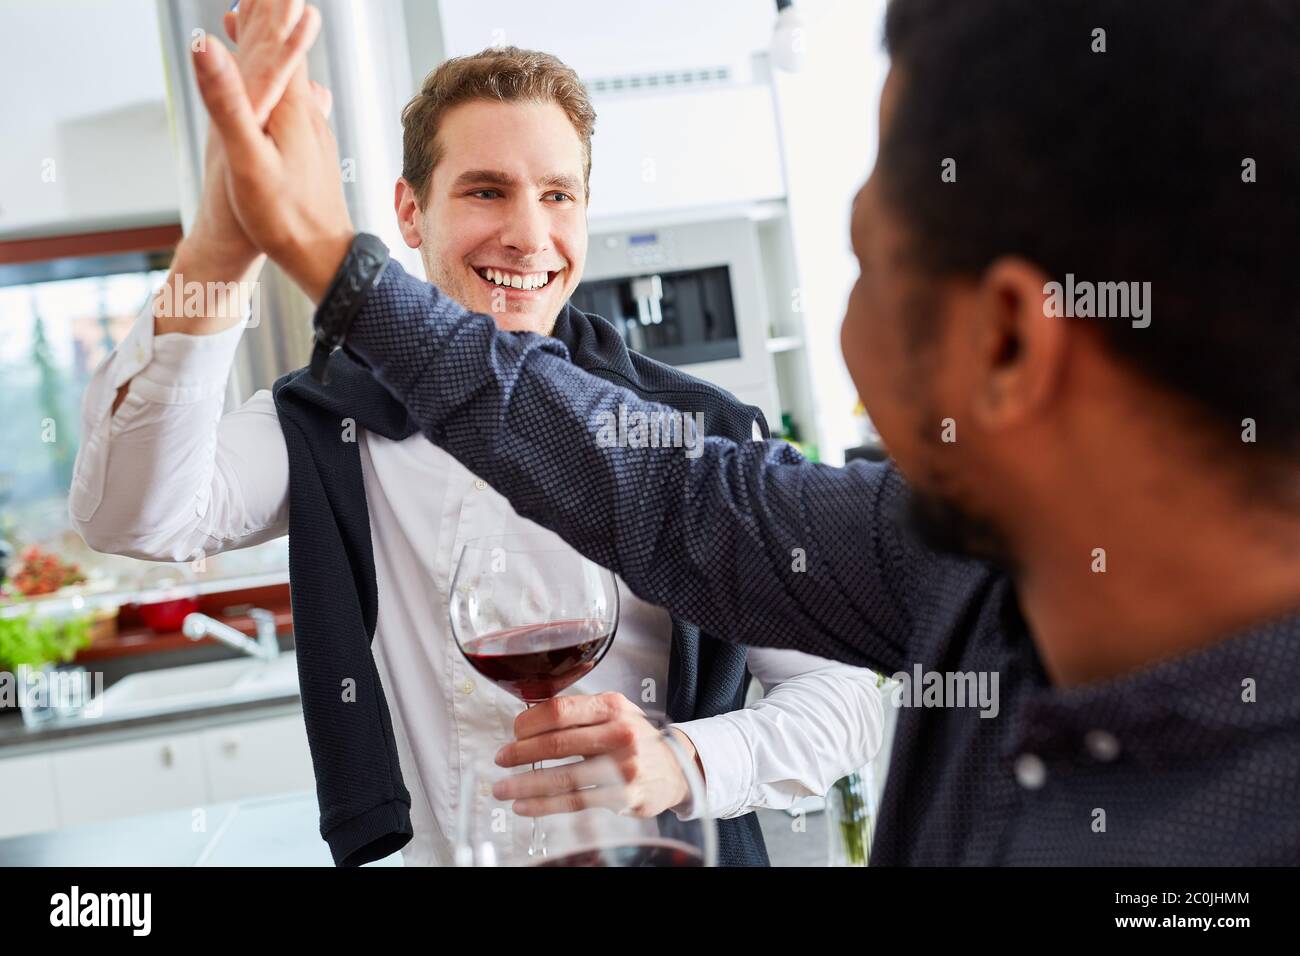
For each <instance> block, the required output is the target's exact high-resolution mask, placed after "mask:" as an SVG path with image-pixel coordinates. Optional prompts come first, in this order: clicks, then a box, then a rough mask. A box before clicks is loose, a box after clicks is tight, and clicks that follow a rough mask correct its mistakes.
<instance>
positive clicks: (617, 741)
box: [496, 721, 636, 767]
mask: <svg viewBox="0 0 1300 956" xmlns="http://www.w3.org/2000/svg"><path fill="white" fill-rule="evenodd" d="M635 740H636V730H635V728H634V727H633V726H632V725H631V724H629V723H627V722H626V721H617V722H615V721H610V722H606V723H601V724H596V725H594V726H591V727H568V728H565V729H564V730H554V731H551V732H549V733H545V734H538V735H537V736H535V737H529V738H527V739H526V740H512V741H511V742H510V743H508V744H506V745H505V746H504V747H502V748H501V749H500V750H498V751H497V755H496V762H497V763H498V764H500V765H501V766H502V767H519V766H523V765H524V764H529V763H540V762H541V761H543V760H562V759H564V758H565V757H594V756H595V755H596V754H604V753H610V752H611V751H615V750H622V749H623V748H625V747H630V746H631V745H632V744H633V743H634V742H635Z"/></svg>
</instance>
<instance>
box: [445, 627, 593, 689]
mask: <svg viewBox="0 0 1300 956" xmlns="http://www.w3.org/2000/svg"><path fill="white" fill-rule="evenodd" d="M613 636H614V635H613V634H612V633H611V632H610V631H609V630H608V629H607V628H606V625H605V624H603V623H602V622H601V621H598V620H573V621H549V622H547V623H545V624H526V625H524V626H522V627H510V628H506V629H505V630H501V631H495V632H493V633H490V634H484V635H483V636H482V637H475V638H471V639H470V640H468V641H466V642H465V643H464V644H463V645H462V647H461V650H462V651H464V653H465V658H466V660H468V661H469V662H470V664H471V666H473V668H474V669H475V670H476V671H478V672H479V673H480V674H482V675H483V676H484V677H486V678H487V679H488V680H490V681H494V682H496V683H497V684H498V685H500V686H501V687H503V688H505V689H506V690H508V691H509V692H510V693H512V694H514V695H515V696H516V697H518V698H519V699H520V700H522V701H523V702H524V703H526V704H529V705H531V704H536V703H540V702H541V701H544V700H550V699H551V698H552V697H554V696H555V695H556V694H558V693H559V692H560V691H562V690H564V688H566V687H568V686H569V685H570V684H573V683H575V682H576V681H578V680H580V679H581V678H582V677H583V676H584V675H585V674H587V673H588V672H589V671H590V670H591V669H592V668H593V667H595V666H596V663H597V661H598V660H599V659H600V656H601V652H602V651H603V650H604V648H605V645H606V643H607V642H608V641H609V640H610V638H612V637H613Z"/></svg>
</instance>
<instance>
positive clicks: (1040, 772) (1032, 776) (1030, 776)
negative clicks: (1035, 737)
mask: <svg viewBox="0 0 1300 956" xmlns="http://www.w3.org/2000/svg"><path fill="white" fill-rule="evenodd" d="M1046 782H1047V765H1046V764H1044V763H1043V761H1042V758H1040V757H1039V756H1038V755H1036V754H1021V755H1020V756H1019V757H1017V758H1016V783H1018V784H1020V786H1022V787H1024V788H1025V789H1026V790H1037V789H1038V788H1039V787H1041V786H1042V785H1043V784H1045V783H1046Z"/></svg>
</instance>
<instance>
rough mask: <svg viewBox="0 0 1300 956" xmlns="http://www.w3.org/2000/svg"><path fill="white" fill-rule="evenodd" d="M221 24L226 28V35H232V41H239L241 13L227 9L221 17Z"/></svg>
mask: <svg viewBox="0 0 1300 956" xmlns="http://www.w3.org/2000/svg"><path fill="white" fill-rule="evenodd" d="M221 25H222V26H223V27H224V28H225V30H226V36H228V37H230V42H231V43H238V42H239V14H237V13H235V11H234V10H227V11H226V12H225V14H224V15H223V16H222V17H221Z"/></svg>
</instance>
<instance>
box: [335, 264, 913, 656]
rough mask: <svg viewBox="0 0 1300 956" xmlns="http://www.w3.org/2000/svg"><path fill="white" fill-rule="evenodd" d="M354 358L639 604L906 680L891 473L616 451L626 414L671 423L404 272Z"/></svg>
mask: <svg viewBox="0 0 1300 956" xmlns="http://www.w3.org/2000/svg"><path fill="white" fill-rule="evenodd" d="M347 348H348V349H349V351H350V352H352V353H353V354H355V355H357V356H358V357H359V358H360V359H361V360H362V361H364V362H365V363H366V364H368V365H369V366H370V368H371V370H372V372H373V373H374V374H375V375H376V377H377V378H378V379H379V380H380V381H381V382H382V383H383V384H384V386H385V387H386V388H387V389H388V390H389V391H390V392H391V393H392V394H393V395H394V396H395V397H396V398H397V399H398V400H399V401H400V402H401V403H402V404H403V405H404V406H405V407H406V409H407V410H408V412H409V414H410V415H411V416H412V419H413V420H414V421H415V422H416V423H417V424H418V425H419V426H420V428H421V431H423V433H424V434H425V435H426V436H427V437H428V438H429V440H430V441H432V442H434V443H435V444H437V445H439V446H441V447H443V448H445V449H446V450H447V451H448V452H449V453H451V454H452V455H454V456H455V457H456V458H458V459H459V460H460V461H461V462H463V463H464V465H465V466H466V467H467V468H469V469H470V470H471V471H473V472H474V473H475V474H477V475H478V476H479V477H481V478H483V479H485V480H486V481H488V482H489V483H490V484H491V485H492V486H493V487H494V488H496V489H497V490H498V491H499V492H500V493H501V494H503V495H504V496H505V497H506V498H508V499H509V500H510V502H511V504H513V505H514V507H515V509H516V510H517V511H518V512H519V513H520V514H521V515H523V516H525V517H527V518H529V519H531V520H533V521H535V522H537V523H538V524H540V525H542V526H544V527H547V528H550V529H552V530H553V531H555V532H556V533H557V534H559V535H560V536H561V537H563V538H564V539H565V540H567V541H568V542H569V543H570V544H572V545H573V546H574V547H575V548H576V549H578V550H579V551H581V552H582V553H584V554H586V555H587V556H588V557H590V558H592V559H593V560H594V561H597V562H599V563H600V564H602V565H604V566H605V567H608V568H611V569H613V570H614V571H616V572H617V573H618V574H619V575H621V576H622V578H623V579H624V581H625V582H626V583H627V584H628V586H629V587H630V588H631V589H632V590H633V591H634V592H635V593H636V594H637V595H639V596H640V597H642V598H643V599H645V600H647V601H650V602H652V603H655V604H658V605H660V606H662V607H665V608H667V609H668V610H669V611H671V612H672V613H674V614H677V615H680V616H681V617H683V618H685V619H687V620H690V621H693V622H695V623H697V624H699V625H700V626H701V627H703V628H704V629H705V630H706V631H707V632H709V633H711V634H715V635H734V636H736V637H737V639H740V640H743V641H744V642H745V643H748V644H756V645H764V646H775V647H793V648H797V649H801V650H804V651H808V652H811V653H814V654H819V655H821V656H823V657H831V658H836V659H839V660H843V661H847V662H849V663H854V664H863V665H867V666H872V667H875V668H877V669H882V670H886V671H888V672H892V671H894V670H897V669H898V667H899V666H901V665H902V663H903V661H904V657H905V649H906V644H907V641H908V637H909V634H910V631H911V627H910V620H909V614H908V611H907V607H906V602H905V601H904V600H902V599H900V598H899V596H898V593H897V589H896V588H893V587H891V586H890V581H891V580H895V579H896V577H897V576H896V574H891V573H889V572H888V569H887V567H886V563H887V562H888V561H889V555H890V554H891V552H892V550H893V549H892V545H891V544H890V541H889V540H888V539H887V538H886V537H885V536H884V529H885V527H886V526H887V525H888V524H889V521H888V518H887V517H886V516H885V509H886V506H887V505H888V503H889V500H888V499H890V498H892V497H894V496H895V495H896V494H897V492H898V489H899V488H901V482H900V481H899V480H898V477H897V475H896V473H895V472H894V470H893V469H892V468H891V467H889V466H886V465H867V464H858V463H855V464H854V465H851V466H849V467H847V468H832V467H829V466H825V465H817V464H813V463H811V462H808V461H806V460H805V459H804V458H802V457H801V456H800V455H799V454H798V453H797V452H795V450H794V449H793V448H792V447H791V446H790V445H789V444H787V443H786V442H782V441H768V442H757V441H756V442H745V443H736V442H732V441H728V440H725V439H722V438H717V437H710V438H707V439H705V440H703V441H702V442H701V443H698V444H696V445H695V447H694V448H690V449H688V448H685V447H657V448H656V447H645V448H641V447H622V446H620V445H618V444H617V443H616V439H615V441H614V442H611V438H612V437H613V436H614V433H613V432H611V431H610V430H609V428H610V425H611V423H612V422H616V421H617V420H618V419H619V417H620V415H624V416H627V418H628V420H635V419H634V417H633V416H635V414H636V413H638V412H641V413H645V414H646V415H647V416H652V415H654V414H655V413H658V414H663V415H671V414H673V409H671V408H669V407H668V406H663V405H656V404H654V403H650V402H645V401H642V400H641V399H639V398H638V397H637V396H636V395H635V394H633V393H632V392H629V391H626V390H624V389H621V388H618V387H617V386H614V385H612V384H610V383H608V382H606V381H604V380H603V379H599V378H597V377H595V376H592V375H589V374H587V373H586V372H584V371H583V370H581V369H579V368H577V367H576V366H574V365H573V364H572V363H570V362H569V361H568V356H567V352H566V350H565V348H564V346H563V344H561V343H560V342H559V341H557V340H555V339H551V338H547V337H544V336H538V335H533V334H530V333H510V332H501V331H499V330H498V329H497V327H496V324H495V323H494V322H493V321H492V319H491V318H490V317H488V316H485V315H478V314H474V313H470V312H467V311H465V310H464V309H463V308H461V307H460V306H459V305H458V304H457V303H456V302H454V301H453V300H452V299H450V298H449V297H448V296H446V295H444V294H443V293H442V292H441V291H440V290H438V289H437V288H436V287H435V286H432V285H429V284H428V283H425V282H422V281H419V280H417V279H415V278H413V277H411V276H409V275H407V274H406V273H405V272H404V271H403V270H402V269H401V267H400V266H399V265H398V264H397V263H396V262H390V263H389V265H388V269H387V271H386V272H385V275H384V278H383V280H382V282H380V284H379V286H378V287H377V288H376V289H375V290H374V291H373V292H372V293H371V296H370V298H369V299H368V301H367V302H366V305H365V306H364V308H363V309H362V311H361V312H360V313H359V315H358V316H357V318H356V320H355V321H354V323H353V325H352V328H351V330H350V332H349V336H348V342H347ZM620 406H621V407H620ZM650 420H654V419H653V418H651V419H650ZM602 429H605V431H604V432H602Z"/></svg>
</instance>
